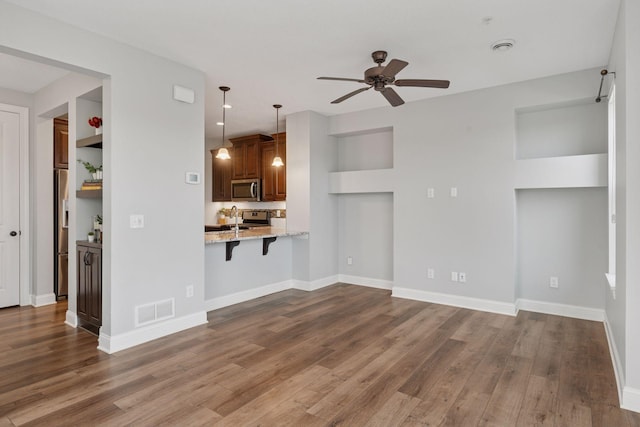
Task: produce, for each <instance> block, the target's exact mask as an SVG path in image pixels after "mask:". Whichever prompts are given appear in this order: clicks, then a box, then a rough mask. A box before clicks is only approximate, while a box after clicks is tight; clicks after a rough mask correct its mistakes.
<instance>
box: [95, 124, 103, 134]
mask: <svg viewBox="0 0 640 427" xmlns="http://www.w3.org/2000/svg"><path fill="white" fill-rule="evenodd" d="M100 134H102V126H100V127H99V128H96V135H100Z"/></svg>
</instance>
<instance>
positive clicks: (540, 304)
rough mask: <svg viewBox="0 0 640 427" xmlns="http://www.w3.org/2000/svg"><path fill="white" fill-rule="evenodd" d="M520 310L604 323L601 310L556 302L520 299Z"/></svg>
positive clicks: (518, 304) (517, 306) (517, 305)
mask: <svg viewBox="0 0 640 427" xmlns="http://www.w3.org/2000/svg"><path fill="white" fill-rule="evenodd" d="M516 308H517V309H518V310H525V311H535V312H536V313H544V314H553V315H556V316H564V317H573V318H574V319H582V320H593V321H596V322H603V321H604V310H602V309H600V308H591V307H580V306H577V305H567V304H558V303H554V302H544V301H534V300H528V299H518V300H517V301H516Z"/></svg>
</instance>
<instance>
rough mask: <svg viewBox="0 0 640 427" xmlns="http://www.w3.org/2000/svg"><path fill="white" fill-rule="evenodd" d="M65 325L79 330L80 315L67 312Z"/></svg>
mask: <svg viewBox="0 0 640 427" xmlns="http://www.w3.org/2000/svg"><path fill="white" fill-rule="evenodd" d="M64 323H66V324H67V325H69V326H71V327H72V328H77V327H78V315H77V314H76V313H74V312H73V311H69V310H67V312H66V313H65V320H64Z"/></svg>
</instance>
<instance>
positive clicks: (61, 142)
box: [53, 119, 69, 169]
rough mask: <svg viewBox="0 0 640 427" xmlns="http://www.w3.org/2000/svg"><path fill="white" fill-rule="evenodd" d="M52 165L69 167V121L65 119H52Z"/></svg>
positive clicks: (60, 167)
mask: <svg viewBox="0 0 640 427" xmlns="http://www.w3.org/2000/svg"><path fill="white" fill-rule="evenodd" d="M53 167H54V168H56V169H68V168H69V123H68V122H67V120H65V119H53Z"/></svg>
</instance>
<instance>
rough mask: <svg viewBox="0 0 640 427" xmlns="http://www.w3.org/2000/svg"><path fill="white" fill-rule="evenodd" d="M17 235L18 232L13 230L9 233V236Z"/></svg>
mask: <svg viewBox="0 0 640 427" xmlns="http://www.w3.org/2000/svg"><path fill="white" fill-rule="evenodd" d="M17 235H18V233H17V232H15V231H12V232H11V233H9V236H11V237H16V236H17Z"/></svg>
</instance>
